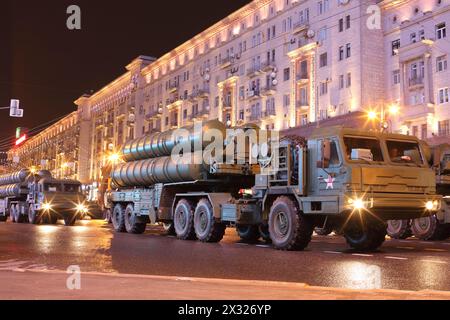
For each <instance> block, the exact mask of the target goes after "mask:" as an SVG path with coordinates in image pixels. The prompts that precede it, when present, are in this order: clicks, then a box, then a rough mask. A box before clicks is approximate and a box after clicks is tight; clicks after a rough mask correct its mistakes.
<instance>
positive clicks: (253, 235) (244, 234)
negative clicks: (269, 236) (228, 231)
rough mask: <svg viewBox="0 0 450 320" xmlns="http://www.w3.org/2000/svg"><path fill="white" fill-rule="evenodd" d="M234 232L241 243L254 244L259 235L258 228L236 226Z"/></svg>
mask: <svg viewBox="0 0 450 320" xmlns="http://www.w3.org/2000/svg"><path fill="white" fill-rule="evenodd" d="M236 232H237V234H238V236H239V237H240V238H241V240H242V241H245V242H250V243H254V242H257V241H258V240H259V238H260V237H261V234H260V233H259V227H258V226H251V225H237V226H236Z"/></svg>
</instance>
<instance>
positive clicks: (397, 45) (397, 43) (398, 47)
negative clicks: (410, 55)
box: [392, 39, 400, 56]
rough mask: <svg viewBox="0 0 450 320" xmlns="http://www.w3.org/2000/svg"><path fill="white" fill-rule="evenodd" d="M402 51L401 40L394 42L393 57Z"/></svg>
mask: <svg viewBox="0 0 450 320" xmlns="http://www.w3.org/2000/svg"><path fill="white" fill-rule="evenodd" d="M399 49H400V39H398V40H394V41H392V55H393V56H396V55H398V50H399Z"/></svg>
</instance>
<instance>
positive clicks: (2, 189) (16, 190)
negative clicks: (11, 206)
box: [0, 183, 27, 198]
mask: <svg viewBox="0 0 450 320" xmlns="http://www.w3.org/2000/svg"><path fill="white" fill-rule="evenodd" d="M26 193H27V189H25V188H23V187H22V185H21V184H20V183H19V184H12V185H4V186H0V198H7V197H20V196H21V195H24V194H26Z"/></svg>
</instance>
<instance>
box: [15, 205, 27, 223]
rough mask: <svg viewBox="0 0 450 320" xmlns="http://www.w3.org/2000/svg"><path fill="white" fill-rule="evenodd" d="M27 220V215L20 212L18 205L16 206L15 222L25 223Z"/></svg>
mask: <svg viewBox="0 0 450 320" xmlns="http://www.w3.org/2000/svg"><path fill="white" fill-rule="evenodd" d="M25 222H27V217H26V216H25V215H23V214H21V213H20V206H19V205H17V206H16V223H25Z"/></svg>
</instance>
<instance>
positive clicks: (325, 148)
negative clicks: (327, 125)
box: [317, 139, 331, 169]
mask: <svg viewBox="0 0 450 320" xmlns="http://www.w3.org/2000/svg"><path fill="white" fill-rule="evenodd" d="M319 148H320V150H321V153H320V154H321V159H320V160H319V161H317V168H321V169H324V168H329V167H330V160H331V140H329V139H325V140H323V141H321V142H320V145H319Z"/></svg>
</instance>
